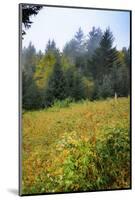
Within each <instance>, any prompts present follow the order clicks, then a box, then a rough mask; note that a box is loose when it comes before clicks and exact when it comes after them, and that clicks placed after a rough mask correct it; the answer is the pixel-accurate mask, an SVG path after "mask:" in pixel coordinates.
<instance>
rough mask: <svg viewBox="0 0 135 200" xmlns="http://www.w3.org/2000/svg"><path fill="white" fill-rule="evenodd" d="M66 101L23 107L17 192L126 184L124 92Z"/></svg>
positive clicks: (126, 102)
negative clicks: (33, 108)
mask: <svg viewBox="0 0 135 200" xmlns="http://www.w3.org/2000/svg"><path fill="white" fill-rule="evenodd" d="M66 106H67V107H66ZM66 106H65V104H64V106H61V104H58V103H57V104H55V106H53V107H52V108H48V109H46V110H41V111H31V112H28V111H27V112H24V113H23V138H22V141H23V144H22V147H23V150H22V151H23V155H22V170H23V173H22V194H31V193H32V194H34V193H48V192H51V193H53V192H70V191H91V190H102V189H118V188H129V187H130V130H129V98H119V99H118V100H117V101H115V100H114V99H108V100H106V101H95V102H90V101H82V102H80V103H71V104H67V105H66ZM61 107H65V108H61Z"/></svg>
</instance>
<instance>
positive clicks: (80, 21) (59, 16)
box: [23, 7, 130, 52]
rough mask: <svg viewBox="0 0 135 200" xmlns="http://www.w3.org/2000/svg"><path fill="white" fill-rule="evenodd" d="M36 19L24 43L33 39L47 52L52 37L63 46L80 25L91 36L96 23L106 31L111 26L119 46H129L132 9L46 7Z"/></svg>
mask: <svg viewBox="0 0 135 200" xmlns="http://www.w3.org/2000/svg"><path fill="white" fill-rule="evenodd" d="M32 21H33V24H32V26H31V28H30V29H28V30H26V35H25V36H24V39H23V46H26V47H27V46H28V44H29V42H30V41H31V42H32V44H34V46H35V47H36V49H37V50H42V51H43V52H44V50H45V46H46V43H47V41H48V40H49V39H51V40H52V39H54V40H55V42H56V46H57V47H58V48H59V49H60V50H62V48H63V46H64V44H65V43H66V42H67V41H69V40H70V39H72V38H73V36H74V35H75V33H76V31H77V30H78V28H79V27H81V28H82V30H83V32H84V35H85V36H87V34H88V32H89V31H90V30H91V29H92V27H93V26H95V27H100V28H101V29H102V30H103V31H104V30H105V29H106V28H107V27H108V26H109V27H110V29H111V31H112V32H113V35H114V37H115V41H114V45H115V46H116V47H117V49H119V50H120V49H121V48H122V47H123V46H125V47H129V42H130V13H129V12H126V11H124V12H123V11H103V10H87V9H73V8H55V7H44V8H42V9H41V10H40V11H39V14H38V15H36V16H34V17H32Z"/></svg>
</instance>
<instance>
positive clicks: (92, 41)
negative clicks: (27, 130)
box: [22, 27, 130, 109]
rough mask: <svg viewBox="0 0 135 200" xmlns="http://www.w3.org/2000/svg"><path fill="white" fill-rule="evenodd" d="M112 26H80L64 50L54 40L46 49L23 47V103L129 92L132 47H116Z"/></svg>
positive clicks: (43, 104) (38, 104)
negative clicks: (118, 48) (90, 27)
mask: <svg viewBox="0 0 135 200" xmlns="http://www.w3.org/2000/svg"><path fill="white" fill-rule="evenodd" d="M113 42H114V37H113V33H112V32H111V30H110V28H107V29H106V30H105V31H104V32H103V31H102V30H101V29H100V28H99V27H98V28H96V27H93V28H92V30H90V32H89V33H88V35H87V37H86V36H85V35H84V33H83V31H82V29H81V28H79V29H78V31H77V32H76V33H75V35H74V37H73V38H72V39H71V40H70V41H68V42H67V43H66V44H65V46H64V48H63V50H62V52H60V50H59V48H57V46H56V43H55V41H54V40H50V39H49V41H48V43H47V45H46V46H45V51H44V52H41V51H39V52H37V51H36V49H35V47H34V45H33V44H32V43H30V44H29V46H28V47H27V48H26V47H24V48H23V49H22V105H23V108H24V109H41V108H46V107H49V106H51V105H53V104H54V102H55V101H57V100H64V99H67V98H69V99H71V100H73V101H78V100H81V99H89V100H95V99H105V98H108V97H113V96H114V95H115V94H117V96H119V97H123V96H124V97H125V96H128V95H130V47H129V48H126V47H123V48H122V50H117V48H116V47H114V46H113Z"/></svg>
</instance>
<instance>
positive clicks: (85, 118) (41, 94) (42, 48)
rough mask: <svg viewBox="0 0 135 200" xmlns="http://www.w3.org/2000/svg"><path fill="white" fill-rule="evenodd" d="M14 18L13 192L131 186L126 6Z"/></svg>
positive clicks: (58, 9) (46, 9)
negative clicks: (16, 141) (16, 154)
mask: <svg viewBox="0 0 135 200" xmlns="http://www.w3.org/2000/svg"><path fill="white" fill-rule="evenodd" d="M19 15H20V19H19V26H20V27H19V40H20V44H19V46H20V50H19V57H20V58H19V61H20V66H19V79H20V84H19V89H20V94H19V103H20V121H19V122H20V123H19V125H20V133H19V154H20V155H19V160H20V161H19V171H20V173H19V194H20V195H38V194H49V193H50V194H54V193H55V194H56V193H71V192H91V191H102V190H104V191H107V190H119V189H131V11H129V10H113V9H112V10H111V9H103V8H102V9H97V8H85V7H83V8H82V7H70V6H50V5H38V4H20V5H19Z"/></svg>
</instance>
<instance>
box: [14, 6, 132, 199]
mask: <svg viewBox="0 0 135 200" xmlns="http://www.w3.org/2000/svg"><path fill="white" fill-rule="evenodd" d="M22 5H34V6H46V7H53V8H68V9H70V8H74V9H83V10H101V11H102V10H103V11H122V12H129V13H130V52H131V53H130V187H128V188H124V189H123V188H119V189H101V190H91V191H72V192H55V193H44V192H43V193H40V194H39V193H34V194H23V193H22V186H21V185H22V69H21V63H22V55H21V53H22ZM18 12H19V49H18V51H19V75H18V77H19V91H18V92H19V100H18V101H19V147H18V149H19V176H18V177H19V186H18V187H19V195H20V196H35V195H50V194H68V193H83V192H101V191H117V190H131V189H132V11H131V10H125V9H109V8H93V7H79V6H63V5H48V4H35V3H32V4H31V3H21V4H19V10H18Z"/></svg>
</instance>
